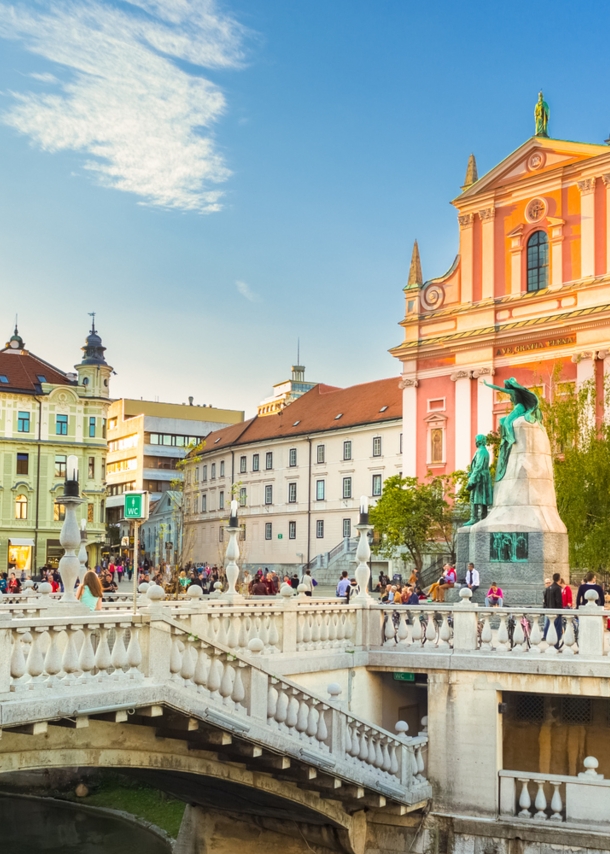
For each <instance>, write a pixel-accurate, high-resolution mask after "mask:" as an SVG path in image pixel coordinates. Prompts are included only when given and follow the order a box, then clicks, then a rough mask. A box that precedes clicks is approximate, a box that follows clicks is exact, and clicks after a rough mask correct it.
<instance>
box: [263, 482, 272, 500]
mask: <svg viewBox="0 0 610 854" xmlns="http://www.w3.org/2000/svg"><path fill="white" fill-rule="evenodd" d="M265 504H273V487H272V486H270V485H268V486H266V487H265Z"/></svg>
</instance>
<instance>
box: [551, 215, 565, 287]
mask: <svg viewBox="0 0 610 854" xmlns="http://www.w3.org/2000/svg"><path fill="white" fill-rule="evenodd" d="M547 221H548V223H549V225H550V227H551V228H550V231H551V284H552V285H562V284H563V227H564V225H565V220H563V219H559V218H558V217H554V216H548V217H547Z"/></svg>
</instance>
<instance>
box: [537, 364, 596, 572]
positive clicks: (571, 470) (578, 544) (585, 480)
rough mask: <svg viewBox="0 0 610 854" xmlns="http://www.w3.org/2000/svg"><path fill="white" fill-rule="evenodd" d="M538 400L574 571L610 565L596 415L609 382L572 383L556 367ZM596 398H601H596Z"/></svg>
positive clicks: (558, 503)
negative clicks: (598, 387)
mask: <svg viewBox="0 0 610 854" xmlns="http://www.w3.org/2000/svg"><path fill="white" fill-rule="evenodd" d="M549 386H550V388H549V392H550V393H549V394H548V396H547V399H546V400H544V399H543V400H542V401H541V408H542V412H543V416H544V424H545V427H546V430H547V433H548V435H549V439H550V442H551V450H552V453H553V466H554V473H555V491H556V493H557V508H558V510H559V515H560V516H561V518H562V519H563V521H564V523H565V525H566V527H567V529H568V536H569V543H570V546H569V548H570V556H569V559H570V566H571V568H572V569H573V570H575V569H578V570H583V571H585V570H589V569H591V570H593V571H595V572H600V571H601V572H608V569H609V568H610V423H609V422H608V421H604V420H602V419H600V418H599V413H600V404H602V403H604V405H605V409H606V411H608V406H609V405H610V395H609V394H608V387H606V388H605V389H603V391H602V394H601V395H599V396H598V394H597V393H596V387H595V382H594V381H593V380H591V381H589V382H587V383H584V384H583V385H582V386H581V387H580V388H578V389H577V388H576V386H575V384H574V383H572V382H566V381H563V380H562V378H561V374H560V372H559V371H556V372H555V373H554V374H553V376H552V377H551V382H550V383H549ZM600 398H601V400H600Z"/></svg>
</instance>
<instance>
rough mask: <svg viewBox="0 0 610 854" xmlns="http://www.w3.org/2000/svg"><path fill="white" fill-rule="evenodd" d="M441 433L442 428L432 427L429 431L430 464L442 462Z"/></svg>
mask: <svg viewBox="0 0 610 854" xmlns="http://www.w3.org/2000/svg"><path fill="white" fill-rule="evenodd" d="M443 433H444V430H443V428H442V427H433V428H432V429H431V430H430V462H431V463H442V462H443V439H444V437H443Z"/></svg>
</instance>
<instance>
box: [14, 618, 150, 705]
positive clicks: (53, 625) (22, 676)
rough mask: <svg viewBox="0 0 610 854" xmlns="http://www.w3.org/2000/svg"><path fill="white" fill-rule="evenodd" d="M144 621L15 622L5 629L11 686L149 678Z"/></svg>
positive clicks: (23, 687)
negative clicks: (143, 668) (141, 639)
mask: <svg viewBox="0 0 610 854" xmlns="http://www.w3.org/2000/svg"><path fill="white" fill-rule="evenodd" d="M140 620H141V618H138V617H136V618H135V620H134V619H133V618H130V617H125V618H123V617H122V616H121V617H120V619H117V618H116V617H115V618H114V619H110V620H108V619H104V618H103V617H99V616H97V615H95V616H94V615H92V616H91V617H74V618H67V617H58V618H56V619H54V620H52V621H50V620H49V619H48V618H45V617H42V618H34V619H29V620H13V621H11V623H10V624H8V625H7V628H6V629H3V630H2V629H0V630H2V633H3V634H4V633H5V632H6V636H7V637H8V638H9V642H10V652H9V659H8V664H9V671H8V672H9V676H10V679H9V684H10V690H11V691H13V692H19V691H24V690H29V691H31V690H35V689H38V688H45V689H47V688H53V687H57V686H59V685H61V686H70V685H76V684H87V685H88V684H91V683H93V682H103V681H104V680H112V681H113V682H117V681H119V680H134V679H141V678H143V674H142V672H141V670H140V667H141V664H142V650H141V648H140V642H139V631H140V625H139V621H140ZM2 626H3V624H2V623H0V627H2ZM1 681H2V682H4V681H5V680H1ZM0 684H1V683H0Z"/></svg>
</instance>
